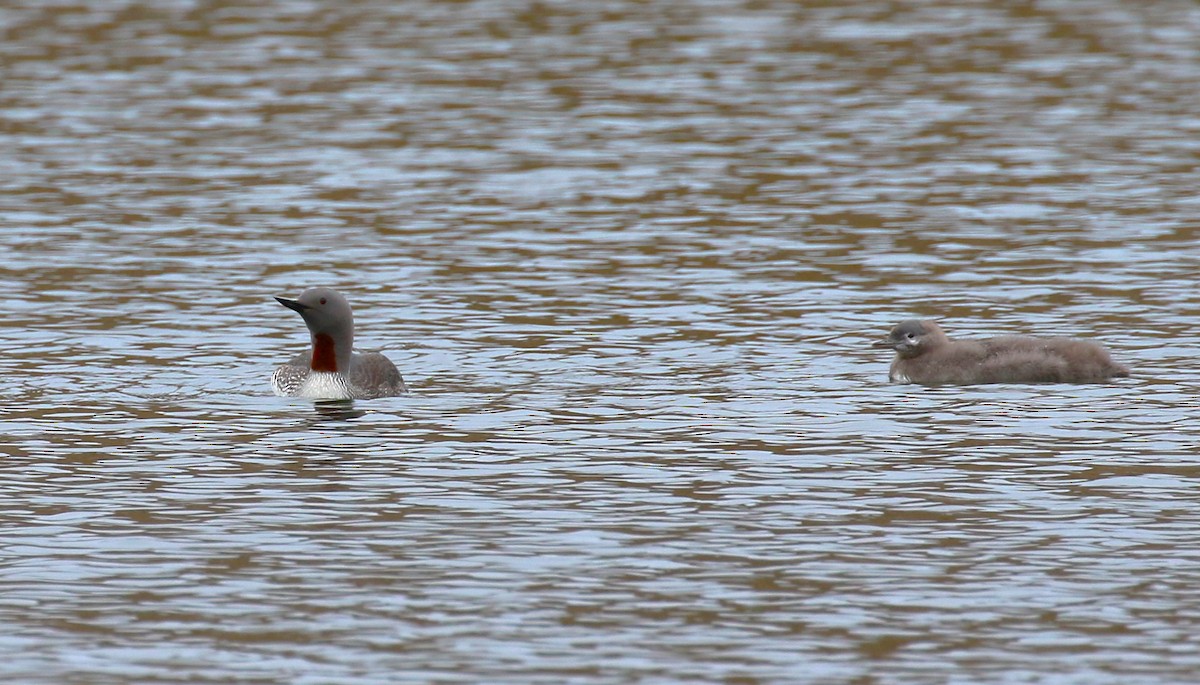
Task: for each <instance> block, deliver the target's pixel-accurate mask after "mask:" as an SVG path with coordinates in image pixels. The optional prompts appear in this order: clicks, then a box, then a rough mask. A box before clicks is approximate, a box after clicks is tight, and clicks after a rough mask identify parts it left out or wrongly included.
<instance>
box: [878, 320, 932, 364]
mask: <svg viewBox="0 0 1200 685" xmlns="http://www.w3.org/2000/svg"><path fill="white" fill-rule="evenodd" d="M945 342H946V334H945V333H943V332H942V329H941V328H940V327H938V325H937V324H936V323H934V322H932V321H917V320H916V319H910V320H908V321H901V322H900V323H898V324H896V326H895V327H894V328H892V330H891V332H890V333H888V337H887V338H885V339H883V340H880V341H879V342H876V343H874V344H873V345H872V347H890V348H891V349H893V350H895V351H896V354H898V355H900V356H901V357H916V356H917V355H920V354H922V353H924V352H925V351H927V350H929V349H931V348H933V347H936V346H938V345H941V344H943V343H945Z"/></svg>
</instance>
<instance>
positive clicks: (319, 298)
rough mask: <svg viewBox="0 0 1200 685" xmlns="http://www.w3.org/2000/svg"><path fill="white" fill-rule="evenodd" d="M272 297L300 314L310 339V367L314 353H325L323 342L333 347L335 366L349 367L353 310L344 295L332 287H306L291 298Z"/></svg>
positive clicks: (352, 341)
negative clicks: (312, 353)
mask: <svg viewBox="0 0 1200 685" xmlns="http://www.w3.org/2000/svg"><path fill="white" fill-rule="evenodd" d="M275 299H276V300H278V301H279V304H281V305H283V306H285V307H287V308H288V309H291V310H294V311H296V312H299V314H300V316H302V317H303V318H304V323H305V325H307V326H308V331H309V333H311V334H312V339H313V348H314V367H313V368H317V366H316V364H315V362H316V355H318V354H320V353H321V352H325V353H326V354H328V351H327V349H326V346H327V345H332V347H333V353H334V355H335V356H336V359H337V366H338V368H339V369H341V370H343V371H344V370H346V369H347V368H349V362H350V354H351V349H352V348H353V346H354V314H353V313H352V312H351V311H350V303H349V302H347V301H346V298H344V297H342V295H341V294H340V293H338V292H337V291H336V290H333V289H332V288H309V289H308V290H305V291H304V292H302V293H300V297H298V298H296V299H294V300H289V299H287V298H285V297H276V298H275Z"/></svg>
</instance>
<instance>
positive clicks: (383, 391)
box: [346, 352, 408, 400]
mask: <svg viewBox="0 0 1200 685" xmlns="http://www.w3.org/2000/svg"><path fill="white" fill-rule="evenodd" d="M346 377H347V379H348V380H349V381H350V386H351V388H353V392H354V395H355V399H362V400H369V399H374V398H376V397H395V396H396V395H404V394H407V393H408V388H407V387H406V386H405V385H404V378H403V377H401V375H400V370H399V369H397V368H396V365H395V364H393V363H392V361H391V360H390V359H388V358H387V357H385V356H383V355H382V354H380V353H378V352H363V353H355V354H354V355H353V356H352V357H351V358H350V373H348V374H346Z"/></svg>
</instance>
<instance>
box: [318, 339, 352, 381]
mask: <svg viewBox="0 0 1200 685" xmlns="http://www.w3.org/2000/svg"><path fill="white" fill-rule="evenodd" d="M312 343H313V351H312V363H311V364H310V368H311V369H312V370H313V371H324V372H328V373H338V372H341V373H346V372H347V371H349V370H350V353H351V349H350V348H351V344H350V341H349V340H334V338H333V336H331V335H329V334H328V333H314V334H313V336H312Z"/></svg>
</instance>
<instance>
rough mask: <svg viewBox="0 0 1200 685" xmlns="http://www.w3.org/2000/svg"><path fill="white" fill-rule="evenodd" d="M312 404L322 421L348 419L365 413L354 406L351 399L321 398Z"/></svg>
mask: <svg viewBox="0 0 1200 685" xmlns="http://www.w3.org/2000/svg"><path fill="white" fill-rule="evenodd" d="M312 404H313V409H314V410H316V412H317V417H318V418H319V419H320V420H322V421H350V420H352V419H357V418H359V417H360V416H363V415H364V414H366V412H365V411H363V410H362V409H356V408H355V406H354V401H353V400H329V401H326V400H321V401H317V402H313V403H312Z"/></svg>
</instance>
